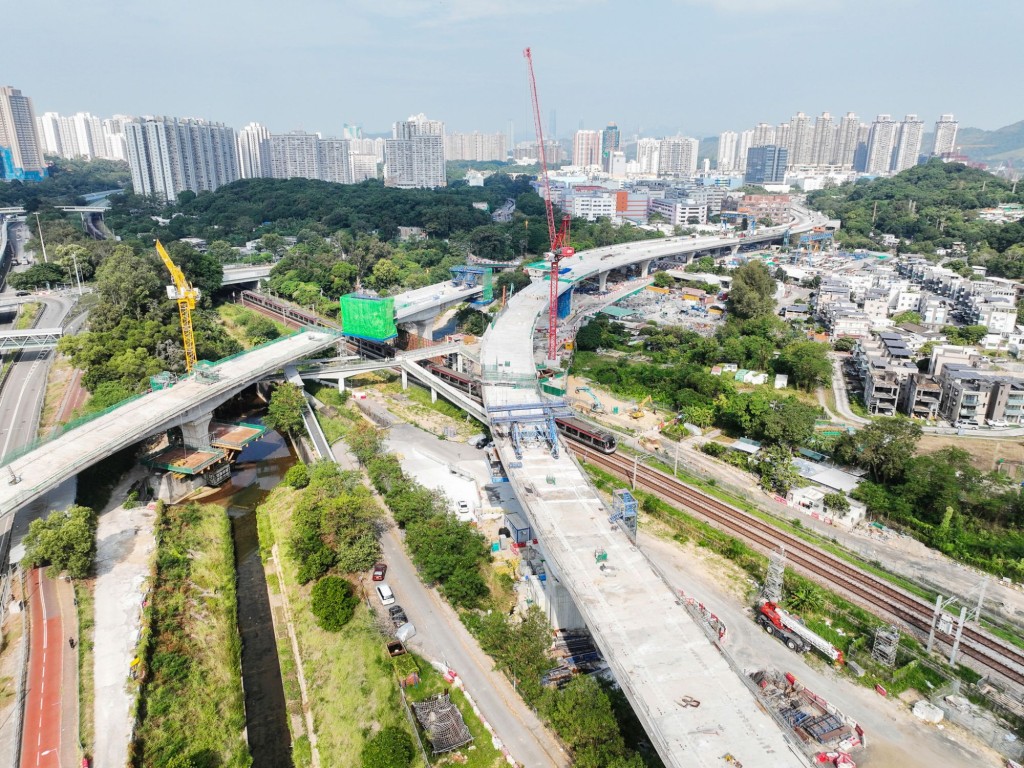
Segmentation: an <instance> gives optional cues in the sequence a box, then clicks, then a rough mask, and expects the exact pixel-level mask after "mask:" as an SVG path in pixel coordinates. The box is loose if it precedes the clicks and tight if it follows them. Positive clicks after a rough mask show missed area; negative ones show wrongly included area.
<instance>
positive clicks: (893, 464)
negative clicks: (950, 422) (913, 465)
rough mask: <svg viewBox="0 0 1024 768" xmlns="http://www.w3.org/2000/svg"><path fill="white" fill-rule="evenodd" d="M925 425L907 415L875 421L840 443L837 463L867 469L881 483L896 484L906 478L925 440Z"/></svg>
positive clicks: (845, 437) (837, 447)
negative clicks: (923, 436)
mask: <svg viewBox="0 0 1024 768" xmlns="http://www.w3.org/2000/svg"><path fill="white" fill-rule="evenodd" d="M921 434H922V432H921V425H920V424H919V423H918V422H916V421H911V420H910V419H908V418H907V417H906V416H887V417H882V418H878V419H875V420H874V421H872V422H871V423H870V424H868V425H867V426H866V427H864V428H863V429H861V430H858V431H857V432H855V433H853V434H852V435H851V434H847V435H843V436H842V437H841V438H840V439H839V440H838V441H837V442H836V451H835V457H836V460H838V461H840V462H843V463H846V464H856V465H857V466H861V467H864V468H865V469H867V470H868V472H869V473H870V474H871V479H872V480H874V481H875V482H877V483H892V482H895V481H898V480H900V479H901V478H902V476H903V470H904V468H905V467H906V464H907V462H908V461H909V460H910V459H911V457H912V456H913V455H914V451H915V449H916V448H917V441H918V440H920V439H921Z"/></svg>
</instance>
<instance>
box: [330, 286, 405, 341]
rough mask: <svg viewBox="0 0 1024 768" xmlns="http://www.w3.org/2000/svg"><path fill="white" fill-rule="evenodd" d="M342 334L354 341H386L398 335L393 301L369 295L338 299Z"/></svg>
mask: <svg viewBox="0 0 1024 768" xmlns="http://www.w3.org/2000/svg"><path fill="white" fill-rule="evenodd" d="M339 304H340V306H341V327H342V331H341V332H342V333H343V334H345V335H346V336H352V337H353V338H356V339H367V340H369V341H388V340H390V339H393V338H395V337H396V336H397V335H398V328H396V327H395V299H394V297H393V296H385V297H381V296H375V295H373V294H371V293H366V292H357V293H349V294H346V295H344V296H342V297H341V299H339Z"/></svg>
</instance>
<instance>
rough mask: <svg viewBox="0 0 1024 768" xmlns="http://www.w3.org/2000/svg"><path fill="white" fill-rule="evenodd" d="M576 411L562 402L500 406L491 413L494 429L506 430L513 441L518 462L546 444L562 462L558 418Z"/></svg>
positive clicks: (489, 418)
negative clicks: (533, 447) (525, 453)
mask: <svg viewBox="0 0 1024 768" xmlns="http://www.w3.org/2000/svg"><path fill="white" fill-rule="evenodd" d="M571 415H572V409H571V408H569V406H568V405H567V404H566V403H565V401H562V400H556V401H552V402H544V403H519V404H515V405H497V406H491V407H489V408H488V409H487V416H488V419H487V420H488V421H489V422H490V424H491V426H492V427H497V428H498V429H500V430H503V431H504V432H505V434H507V435H508V437H509V438H510V439H511V440H512V450H513V451H514V452H515V454H516V458H517V459H519V460H522V458H523V450H524V449H525V448H526V447H527V446H529V445H537V444H544V445H547V447H548V449H549V450H550V451H551V456H552V457H553V458H556V459H557V458H558V454H559V449H558V428H557V427H556V426H555V418H557V417H560V416H571Z"/></svg>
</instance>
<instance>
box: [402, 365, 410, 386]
mask: <svg viewBox="0 0 1024 768" xmlns="http://www.w3.org/2000/svg"><path fill="white" fill-rule="evenodd" d="M408 388H409V372H408V371H407V370H405V368H403V369H402V389H408Z"/></svg>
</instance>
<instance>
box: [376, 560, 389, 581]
mask: <svg viewBox="0 0 1024 768" xmlns="http://www.w3.org/2000/svg"><path fill="white" fill-rule="evenodd" d="M387 573H388V564H387V563H377V564H376V565H374V566H373V580H374V581H384V577H385V576H386V575H387Z"/></svg>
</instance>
